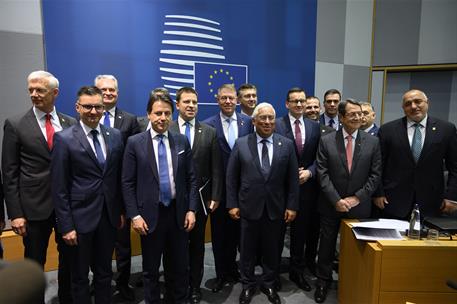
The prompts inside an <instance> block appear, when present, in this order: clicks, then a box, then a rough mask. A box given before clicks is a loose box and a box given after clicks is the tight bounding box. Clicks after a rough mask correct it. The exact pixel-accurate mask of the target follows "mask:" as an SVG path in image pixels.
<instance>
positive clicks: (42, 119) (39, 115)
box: [33, 106, 62, 141]
mask: <svg viewBox="0 0 457 304" xmlns="http://www.w3.org/2000/svg"><path fill="white" fill-rule="evenodd" d="M33 113H34V114H35V118H36V121H37V122H38V125H39V126H40V129H41V133H43V136H44V138H45V139H46V141H48V138H47V136H46V114H47V113H45V112H43V111H41V110H40V109H38V108H37V107H35V106H34V107H33ZM49 114H51V124H52V126H53V127H54V133H57V132H59V131H62V126H61V125H60V120H59V116H58V115H57V111H56V108H55V107H54V109H53V110H52V112H51V113H49Z"/></svg>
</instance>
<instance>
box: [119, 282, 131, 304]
mask: <svg viewBox="0 0 457 304" xmlns="http://www.w3.org/2000/svg"><path fill="white" fill-rule="evenodd" d="M116 288H117V290H118V291H119V295H120V296H121V297H122V298H123V299H124V300H127V301H134V300H135V292H134V291H133V288H132V287H130V286H129V284H122V285H117V286H116Z"/></svg>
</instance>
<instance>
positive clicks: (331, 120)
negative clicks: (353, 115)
mask: <svg viewBox="0 0 457 304" xmlns="http://www.w3.org/2000/svg"><path fill="white" fill-rule="evenodd" d="M334 124H335V121H334V120H333V118H330V120H329V121H328V125H329V127H330V128H335V127H334V126H333V125H334Z"/></svg>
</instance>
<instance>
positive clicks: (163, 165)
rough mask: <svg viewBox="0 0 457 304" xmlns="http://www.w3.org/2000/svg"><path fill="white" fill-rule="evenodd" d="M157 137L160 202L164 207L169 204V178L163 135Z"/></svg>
mask: <svg viewBox="0 0 457 304" xmlns="http://www.w3.org/2000/svg"><path fill="white" fill-rule="evenodd" d="M157 136H158V137H159V145H158V146H159V147H158V157H159V179H160V201H161V202H162V204H163V205H164V206H166V207H168V206H169V205H170V202H171V185H170V176H169V175H168V161H167V149H166V147H165V143H164V142H163V137H164V136H163V134H159V135H157Z"/></svg>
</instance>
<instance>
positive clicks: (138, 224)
mask: <svg viewBox="0 0 457 304" xmlns="http://www.w3.org/2000/svg"><path fill="white" fill-rule="evenodd" d="M132 227H133V230H135V231H136V232H137V233H138V234H140V235H146V234H147V233H148V230H149V228H148V224H146V222H145V221H144V220H143V218H142V217H141V216H139V217H138V218H136V219H132Z"/></svg>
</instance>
